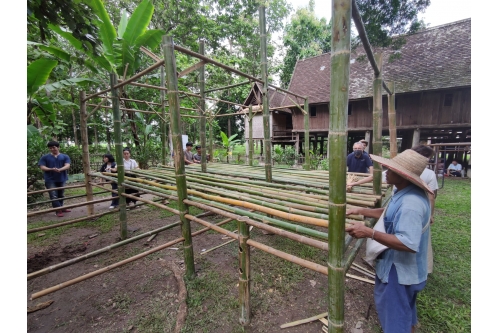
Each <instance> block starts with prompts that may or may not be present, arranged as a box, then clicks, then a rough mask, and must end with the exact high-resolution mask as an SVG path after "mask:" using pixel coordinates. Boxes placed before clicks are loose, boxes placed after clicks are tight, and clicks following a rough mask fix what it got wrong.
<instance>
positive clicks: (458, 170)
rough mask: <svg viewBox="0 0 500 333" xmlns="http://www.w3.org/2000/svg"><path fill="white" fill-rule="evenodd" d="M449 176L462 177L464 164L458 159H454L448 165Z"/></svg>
mask: <svg viewBox="0 0 500 333" xmlns="http://www.w3.org/2000/svg"><path fill="white" fill-rule="evenodd" d="M446 175H447V176H453V177H462V165H461V164H460V163H458V162H457V160H453V161H452V162H451V164H450V165H449V166H448V172H447V173H446Z"/></svg>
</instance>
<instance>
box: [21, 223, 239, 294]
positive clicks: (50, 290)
mask: <svg viewBox="0 0 500 333" xmlns="http://www.w3.org/2000/svg"><path fill="white" fill-rule="evenodd" d="M230 221H232V220H230V219H226V220H224V221H221V222H219V223H217V224H215V225H217V226H219V225H222V224H224V223H227V222H230ZM208 230H210V228H204V229H201V230H198V231H196V232H194V233H192V234H191V236H193V237H194V236H197V235H199V234H202V233H204V232H207V231H208ZM183 240H184V238H183V237H179V238H177V239H174V240H172V241H170V242H168V243H165V244H163V245H160V246H157V247H154V248H152V249H150V250H148V251H146V252H143V253H139V254H137V255H135V256H133V257H130V258H128V259H125V260H122V261H119V262H117V263H114V264H112V265H109V266H107V267H104V268H101V269H98V270H97V271H94V272H91V273H88V274H85V275H82V276H80V277H77V278H75V279H72V280H69V281H66V282H63V283H60V284H58V285H56V286H53V287H50V288H46V289H44V290H42V291H39V292H37V293H33V294H31V297H30V301H32V300H34V299H37V298H39V297H42V296H45V295H48V294H50V293H53V292H55V291H58V290H61V289H63V288H66V287H69V286H72V285H74V284H76V283H78V282H81V281H85V280H88V279H90V278H92V277H94V276H97V275H100V274H102V273H106V272H109V271H110V270H112V269H114V268H117V267H120V266H123V265H126V264H128V263H130V262H132V261H135V260H138V259H141V258H144V257H146V256H148V255H150V254H152V253H155V252H158V251H161V250H163V249H166V248H168V247H170V246H172V245H175V244H177V243H180V242H182V241H183Z"/></svg>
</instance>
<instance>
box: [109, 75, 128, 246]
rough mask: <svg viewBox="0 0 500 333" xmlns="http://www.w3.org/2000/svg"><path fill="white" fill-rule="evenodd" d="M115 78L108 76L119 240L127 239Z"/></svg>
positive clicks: (120, 130)
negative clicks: (113, 137) (113, 140)
mask: <svg viewBox="0 0 500 333" xmlns="http://www.w3.org/2000/svg"><path fill="white" fill-rule="evenodd" d="M116 83H117V76H116V74H115V73H111V74H110V85H111V103H112V105H113V130H114V136H115V156H116V169H117V172H118V176H117V178H118V179H117V180H118V181H117V185H118V198H119V199H118V206H119V207H120V214H119V216H120V238H121V239H122V240H125V239H127V236H128V234H127V233H128V231H127V207H126V202H125V201H126V200H125V197H123V195H122V194H124V193H125V187H124V186H123V181H124V180H125V167H124V165H123V141H122V129H121V117H120V116H121V115H120V101H119V100H118V96H119V95H118V88H117V87H116Z"/></svg>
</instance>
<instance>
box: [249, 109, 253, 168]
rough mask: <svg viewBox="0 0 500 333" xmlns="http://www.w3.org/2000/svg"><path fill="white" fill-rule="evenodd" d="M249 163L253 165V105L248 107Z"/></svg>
mask: <svg viewBox="0 0 500 333" xmlns="http://www.w3.org/2000/svg"><path fill="white" fill-rule="evenodd" d="M248 165H250V166H253V107H252V105H250V106H249V108H248Z"/></svg>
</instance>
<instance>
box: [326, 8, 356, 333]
mask: <svg viewBox="0 0 500 333" xmlns="http://www.w3.org/2000/svg"><path fill="white" fill-rule="evenodd" d="M331 44H332V55H331V58H330V59H331V60H330V61H331V62H330V68H331V70H330V119H329V132H328V156H329V161H328V163H329V169H328V170H329V171H328V173H329V178H328V179H329V180H328V182H329V185H330V187H329V203H328V207H329V209H328V215H329V216H328V265H327V266H328V332H329V333H333V332H337V333H339V332H344V267H343V265H342V264H343V263H342V257H343V254H344V242H345V225H344V221H345V209H346V190H345V189H346V176H345V175H346V169H347V167H346V155H347V106H348V102H349V72H350V67H349V65H350V54H351V1H350V0H332V40H331Z"/></svg>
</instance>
